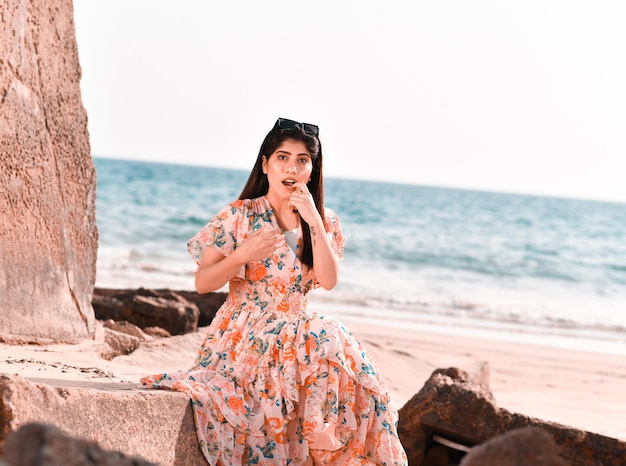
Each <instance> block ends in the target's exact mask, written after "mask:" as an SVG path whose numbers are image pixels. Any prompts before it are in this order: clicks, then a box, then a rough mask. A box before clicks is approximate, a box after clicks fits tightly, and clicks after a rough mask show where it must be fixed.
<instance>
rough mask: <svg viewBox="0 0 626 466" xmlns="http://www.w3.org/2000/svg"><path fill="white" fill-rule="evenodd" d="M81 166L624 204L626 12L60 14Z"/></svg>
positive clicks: (546, 1) (508, 5) (576, 5)
mask: <svg viewBox="0 0 626 466" xmlns="http://www.w3.org/2000/svg"><path fill="white" fill-rule="evenodd" d="M74 18H75V22H76V29H77V40H78V48H79V56H80V62H81V67H82V70H83V78H82V82H81V87H82V95H83V103H84V105H85V108H86V110H87V114H88V117H89V133H90V138H91V139H90V140H91V148H92V153H93V154H94V155H95V156H105V157H114V158H124V159H134V160H149V161H159V162H174V163H184V164H192V165H205V166H219V167H230V168H241V169H245V170H248V169H250V168H251V167H252V165H253V163H254V160H255V158H256V155H257V153H258V150H259V146H260V144H261V141H262V139H263V137H264V136H265V134H266V133H267V132H268V131H269V130H270V129H271V127H272V125H273V124H274V122H275V120H276V118H277V117H286V118H291V119H294V120H299V121H305V122H309V123H315V124H317V125H319V126H320V137H321V140H322V144H323V148H324V170H325V175H326V176H329V177H342V178H355V179H369V180H381V181H390V182H401V183H413V184H421V185H429V186H445V187H460V188H470V189H482V190H492V191H508V192H520V193H530V194H542V195H556V196H565V197H579V198H588V199H603V200H614V201H620V202H626V181H624V180H625V179H626V175H625V170H624V166H625V165H626V164H625V163H624V160H625V159H626V84H625V83H626V27H625V26H624V25H625V24H626V2H624V1H623V0H614V1H602V0H598V1H578V0H562V1H553V0H543V1H535V0H524V1H502V0H493V1H484V0H476V1H467V0H456V1H445V0H429V1H418V0H407V1H393V0H391V1H389V0H385V1H382V0H381V1H371V0H361V1H346V0H316V1H308V2H300V1H294V0H291V1H287V0H284V1H276V0H264V1H260V0H239V1H236V0H232V1H219V2H218V1H210V0H194V1H192V0H178V1H167V2H166V1H162V0H74Z"/></svg>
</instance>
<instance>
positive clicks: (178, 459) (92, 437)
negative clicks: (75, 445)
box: [0, 374, 207, 466]
mask: <svg viewBox="0 0 626 466" xmlns="http://www.w3.org/2000/svg"><path fill="white" fill-rule="evenodd" d="M69 384H70V385H71V386H68V383H67V382H66V383H63V382H62V381H52V380H50V381H48V382H47V383H33V382H31V381H29V380H27V379H25V378H23V377H20V376H18V375H6V374H2V375H0V453H1V450H2V448H3V444H4V442H5V440H6V439H7V437H8V435H9V434H10V433H11V432H16V431H17V430H18V429H19V428H20V427H22V426H25V425H27V424H32V423H43V424H51V425H54V426H56V427H57V428H59V429H61V431H63V432H64V433H65V434H67V435H69V436H71V437H75V438H78V439H84V440H87V441H94V442H97V443H98V445H100V447H101V448H103V449H106V450H114V451H121V452H123V453H124V454H125V455H128V456H139V457H142V458H145V459H146V460H148V461H152V462H155V463H158V464H159V465H162V466H169V465H175V466H187V465H190V464H192V465H205V464H207V463H206V460H205V459H204V455H203V454H202V452H201V451H200V448H199V447H198V437H197V436H196V431H195V427H194V421H193V411H192V409H191V403H190V401H189V397H188V396H187V395H186V394H183V393H178V392H171V391H167V390H142V389H137V388H135V385H129V384H120V383H102V382H100V383H96V382H69Z"/></svg>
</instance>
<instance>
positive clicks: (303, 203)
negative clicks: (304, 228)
mask: <svg viewBox="0 0 626 466" xmlns="http://www.w3.org/2000/svg"><path fill="white" fill-rule="evenodd" d="M289 205H291V207H293V208H294V209H297V210H298V213H299V214H300V217H301V218H302V220H304V221H305V222H306V223H308V224H309V225H316V224H317V223H319V220H321V217H320V214H319V212H318V211H317V207H315V201H314V200H313V196H312V195H311V193H310V192H309V188H307V186H306V184H304V183H295V184H294V185H293V192H292V193H291V198H290V199H289Z"/></svg>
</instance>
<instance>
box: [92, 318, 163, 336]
mask: <svg viewBox="0 0 626 466" xmlns="http://www.w3.org/2000/svg"><path fill="white" fill-rule="evenodd" d="M102 326H103V327H104V328H108V329H110V330H114V331H116V332H120V333H124V334H126V335H130V336H131V337H135V338H138V339H139V340H140V341H151V340H152V339H153V338H152V337H151V336H150V335H148V334H146V333H145V332H144V331H143V330H142V329H140V328H139V327H137V326H136V325H135V324H131V323H130V322H126V321H125V320H122V321H119V322H118V321H115V320H112V319H108V320H105V321H104V322H102Z"/></svg>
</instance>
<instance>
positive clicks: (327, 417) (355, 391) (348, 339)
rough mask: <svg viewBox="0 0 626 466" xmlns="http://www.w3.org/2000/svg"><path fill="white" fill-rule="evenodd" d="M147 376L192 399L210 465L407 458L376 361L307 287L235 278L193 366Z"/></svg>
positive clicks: (397, 461)
mask: <svg viewBox="0 0 626 466" xmlns="http://www.w3.org/2000/svg"><path fill="white" fill-rule="evenodd" d="M266 291H267V290H266ZM283 291H285V290H283ZM276 296H279V298H275V297H276ZM141 382H142V384H143V385H144V386H145V387H147V388H165V389H170V390H176V391H181V392H185V393H187V394H188V395H189V396H190V397H191V401H192V406H193V410H194V417H195V423H196V429H197V434H198V439H199V443H200V448H201V450H202V451H203V453H204V455H205V457H206V458H207V460H208V462H209V464H211V465H222V466H227V465H228V466H231V465H238V466H239V465H248V464H255V465H313V464H315V465H317V464H327V465H338V466H339V465H342V466H343V465H388V466H391V465H395V466H397V465H406V464H407V460H406V455H405V452H404V450H403V448H402V445H401V444H400V441H399V439H398V435H397V431H396V423H397V412H396V411H395V410H394V409H392V407H391V405H390V400H389V395H388V391H387V388H386V385H385V383H384V381H383V379H382V378H381V376H380V374H379V373H378V371H377V369H376V366H375V364H374V362H373V361H372V360H371V359H370V357H369V356H368V354H367V353H366V352H365V351H364V350H363V348H362V347H361V344H360V343H359V342H358V340H357V339H356V338H355V337H354V336H353V335H352V333H351V332H350V331H349V330H348V329H346V328H345V327H344V326H343V325H342V324H341V323H340V322H339V321H337V320H336V319H333V318H328V317H325V316H322V315H319V314H316V313H309V312H308V311H307V310H306V298H305V295H303V294H302V293H293V294H290V293H288V292H283V293H267V292H266V293H262V294H261V293H258V292H255V291H254V290H250V289H245V286H244V287H243V288H241V289H240V290H237V287H236V286H234V287H233V284H231V292H230V294H229V297H228V298H227V301H226V302H225V303H224V305H222V307H221V308H220V310H219V311H218V313H217V315H216V317H215V319H214V320H213V322H212V324H211V325H210V326H209V327H208V333H207V336H206V338H205V340H204V342H203V343H202V346H201V348H200V351H199V353H198V356H197V358H196V361H195V363H194V365H193V367H192V368H191V369H189V370H187V371H178V372H174V373H167V374H158V375H152V376H148V377H144V378H143V379H142V380H141Z"/></svg>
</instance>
